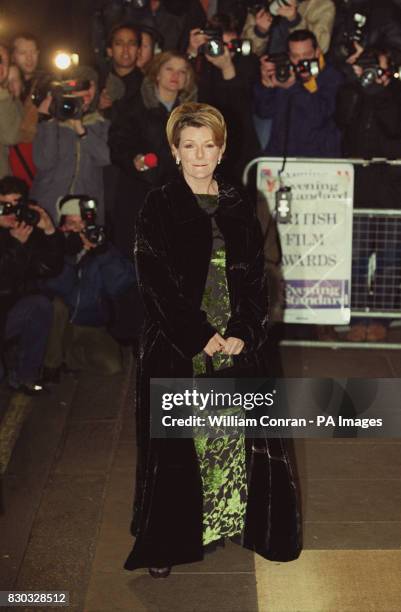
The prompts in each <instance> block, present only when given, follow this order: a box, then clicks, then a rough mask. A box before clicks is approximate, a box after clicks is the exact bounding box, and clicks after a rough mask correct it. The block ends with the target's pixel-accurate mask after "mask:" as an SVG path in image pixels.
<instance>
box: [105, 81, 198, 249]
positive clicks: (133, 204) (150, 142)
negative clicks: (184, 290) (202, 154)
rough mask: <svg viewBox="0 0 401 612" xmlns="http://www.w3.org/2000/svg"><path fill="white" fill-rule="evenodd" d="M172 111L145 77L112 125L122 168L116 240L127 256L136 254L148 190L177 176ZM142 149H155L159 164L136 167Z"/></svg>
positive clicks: (114, 149) (113, 148)
mask: <svg viewBox="0 0 401 612" xmlns="http://www.w3.org/2000/svg"><path fill="white" fill-rule="evenodd" d="M195 97H196V92H195V91H193V92H191V95H190V96H188V97H187V96H184V95H183V96H179V97H178V98H177V101H176V104H177V105H178V104H180V103H181V102H184V101H186V100H190V99H195ZM169 114H170V113H169V112H168V110H167V109H166V107H165V106H163V104H161V103H160V101H159V99H158V98H157V96H156V91H155V86H154V84H153V83H152V82H151V81H149V80H148V79H146V78H145V79H144V81H143V83H142V86H141V95H140V96H138V97H137V98H136V99H135V100H134V101H133V102H132V103H129V104H127V105H126V106H125V107H124V109H123V110H121V112H120V116H119V118H118V119H116V121H115V122H114V123H113V124H112V126H111V128H110V132H109V145H110V153H111V160H112V163H113V164H114V165H115V166H117V167H118V168H120V179H119V186H118V194H117V200H116V204H115V210H114V230H115V231H114V239H115V240H114V241H115V244H116V245H117V246H118V248H119V249H120V250H122V252H123V253H124V254H125V255H127V256H132V245H133V243H134V232H135V221H136V217H137V214H138V212H139V210H140V208H141V206H142V205H143V202H144V200H145V197H146V194H147V193H148V192H149V190H150V189H152V188H153V187H160V186H161V185H163V184H164V183H165V182H167V181H169V180H170V179H171V178H174V177H175V176H177V166H176V164H175V162H174V159H173V156H172V154H171V150H170V147H169V144H168V141H167V136H166V124H167V120H168V118H169ZM139 153H142V154H146V153H155V154H156V156H157V159H158V164H157V167H155V168H151V169H149V170H146V171H145V172H139V171H138V170H136V168H135V167H134V164H133V159H134V157H135V156H136V155H138V154H139Z"/></svg>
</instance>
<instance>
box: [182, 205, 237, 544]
mask: <svg viewBox="0 0 401 612" xmlns="http://www.w3.org/2000/svg"><path fill="white" fill-rule="evenodd" d="M197 200H198V203H199V205H200V206H201V207H202V208H203V210H205V211H206V212H207V213H208V214H209V215H210V218H211V223H212V229H213V250H212V257H211V260H210V265H209V272H208V277H207V281H206V287H205V290H204V294H203V301H202V309H203V310H205V311H206V312H207V315H208V320H209V321H210V323H211V324H212V325H213V326H214V327H215V328H216V329H217V330H219V332H220V333H223V332H224V329H225V326H226V324H227V320H228V317H229V314H230V302H229V295H228V288H227V281H226V274H225V261H226V257H225V245H224V239H223V237H222V235H221V232H220V230H219V228H218V226H217V223H216V220H215V217H214V213H215V212H216V210H217V196H209V195H198V196H197ZM213 364H214V367H215V369H218V368H220V367H225V366H229V365H231V358H230V357H229V356H228V355H224V354H222V353H217V354H216V355H215V356H214V358H213ZM193 367H194V374H202V373H204V371H205V362H204V353H203V352H202V353H199V354H198V355H196V356H195V357H194V359H193ZM229 413H230V414H233V412H232V410H231V412H229ZM220 414H222V413H221V412H220ZM194 442H195V449H196V452H197V455H198V461H199V467H200V472H201V477H202V485H203V545H204V546H206V545H207V544H210V543H211V542H214V541H216V540H220V539H222V538H227V537H233V536H236V535H239V534H241V533H242V531H243V527H244V520H245V510H246V501H247V480H246V466H245V439H244V436H242V435H241V436H239V437H238V438H232V437H229V436H226V435H222V436H221V437H216V438H208V437H207V436H205V435H201V434H199V435H196V436H195V438H194Z"/></svg>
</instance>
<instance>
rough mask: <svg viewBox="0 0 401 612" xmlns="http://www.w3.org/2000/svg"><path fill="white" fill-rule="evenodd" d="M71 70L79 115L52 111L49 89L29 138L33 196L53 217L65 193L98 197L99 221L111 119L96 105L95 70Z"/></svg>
mask: <svg viewBox="0 0 401 612" xmlns="http://www.w3.org/2000/svg"><path fill="white" fill-rule="evenodd" d="M72 76H73V79H72V80H73V82H74V83H75V84H76V89H75V90H74V91H73V92H72V93H73V96H74V97H77V98H82V109H81V113H80V116H79V117H78V118H74V119H67V120H65V121H64V120H60V119H56V118H55V117H53V115H52V114H51V110H52V106H51V103H52V96H51V95H48V96H47V98H45V100H44V101H43V102H42V104H41V105H40V106H39V109H38V110H39V117H40V120H39V125H38V131H37V134H36V136H35V139H34V141H33V161H34V163H35V166H36V168H37V173H36V176H35V179H34V182H33V185H32V190H31V196H32V197H33V198H34V199H36V200H38V201H39V202H40V203H41V205H42V206H43V207H44V208H45V209H46V210H47V211H48V213H49V214H50V215H51V216H52V218H53V219H56V216H57V215H56V203H57V201H58V199H59V198H60V197H62V196H63V195H64V194H65V193H90V194H92V195H93V197H94V198H96V199H97V201H98V203H99V209H98V219H99V222H100V223H103V222H104V207H103V173H102V168H103V167H104V166H107V165H108V164H109V163H110V155H109V148H108V145H107V137H108V131H109V125H110V124H109V121H107V120H106V119H104V117H102V116H101V115H100V114H99V113H98V112H97V111H96V91H97V73H96V71H95V70H93V69H92V68H90V67H87V66H79V67H77V68H75V70H74V74H73V75H72ZM80 87H81V89H80Z"/></svg>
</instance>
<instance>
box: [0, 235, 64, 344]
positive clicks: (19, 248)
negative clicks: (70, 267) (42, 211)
mask: <svg viewBox="0 0 401 612" xmlns="http://www.w3.org/2000/svg"><path fill="white" fill-rule="evenodd" d="M63 258H64V238H63V236H62V235H61V234H60V233H59V232H58V231H56V232H55V233H54V234H51V235H50V236H46V234H45V233H44V232H42V230H40V229H37V228H34V230H33V232H32V234H31V235H30V236H29V238H28V240H27V242H26V243H25V244H22V243H21V242H19V241H18V240H17V239H16V238H13V236H11V234H10V231H9V230H8V229H6V228H0V337H1V336H2V333H3V326H4V322H5V318H6V315H7V312H8V311H9V309H10V308H12V306H13V305H14V304H15V302H16V301H17V300H18V299H19V298H22V297H25V296H26V295H30V294H32V293H36V292H37V291H38V288H37V283H38V280H39V279H41V278H47V277H50V276H56V275H57V274H60V272H61V270H62V269H63Z"/></svg>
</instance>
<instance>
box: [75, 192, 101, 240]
mask: <svg viewBox="0 0 401 612" xmlns="http://www.w3.org/2000/svg"><path fill="white" fill-rule="evenodd" d="M79 207H80V210H81V217H82V220H83V221H85V223H86V227H85V230H84V232H83V233H84V236H85V237H86V238H87V239H88V240H89V242H91V243H92V244H95V245H96V246H102V245H103V244H104V243H105V242H106V232H105V229H104V227H103V226H102V225H96V210H97V203H96V200H94V199H91V198H80V200H79Z"/></svg>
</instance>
